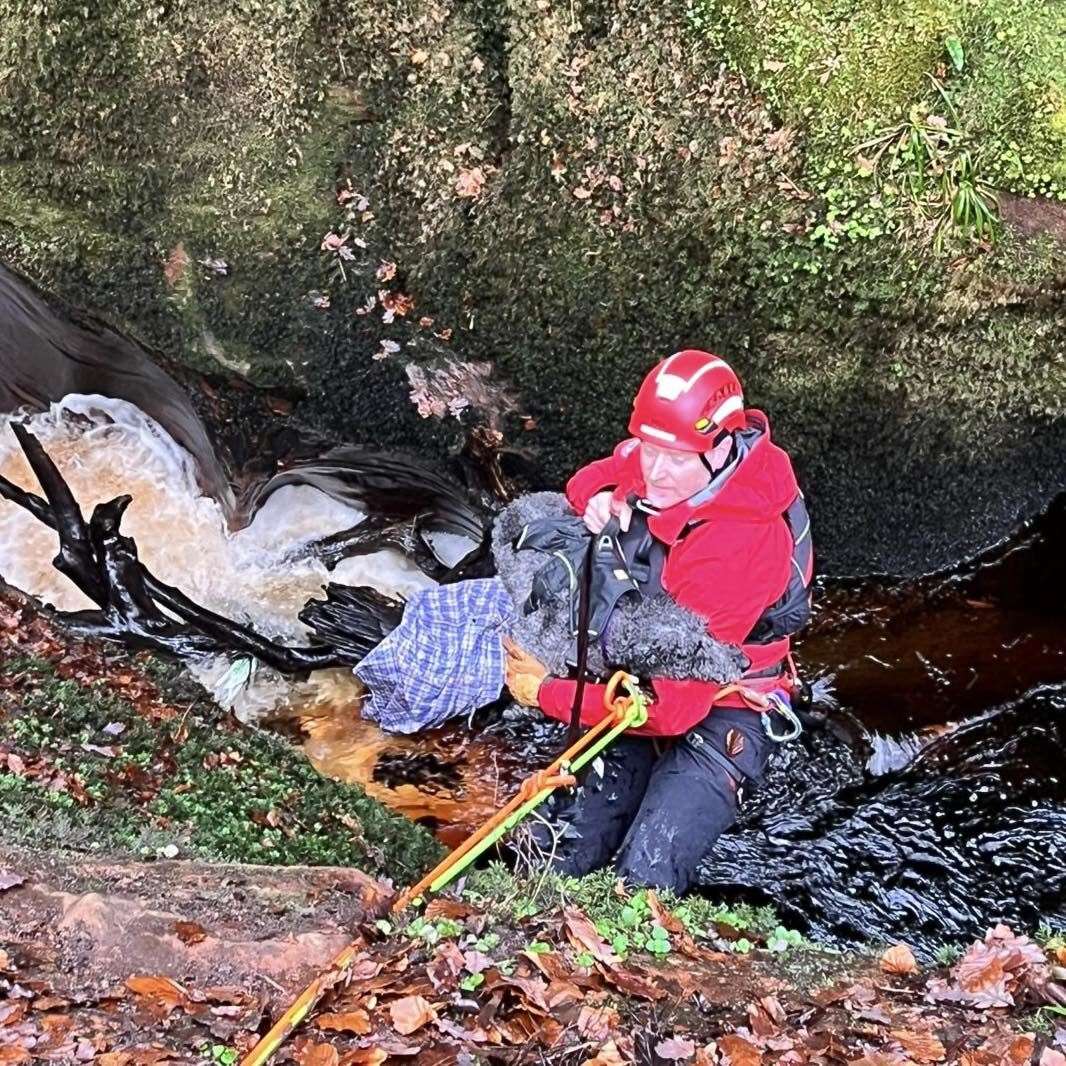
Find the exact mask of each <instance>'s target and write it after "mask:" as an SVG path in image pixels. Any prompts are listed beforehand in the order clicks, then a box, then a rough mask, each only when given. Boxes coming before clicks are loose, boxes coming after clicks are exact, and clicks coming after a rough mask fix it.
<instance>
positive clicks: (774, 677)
mask: <svg viewBox="0 0 1066 1066" xmlns="http://www.w3.org/2000/svg"><path fill="white" fill-rule="evenodd" d="M629 431H630V433H631V434H632V435H633V436H632V437H631V438H629V439H627V440H625V441H623V442H622V443H621V444H619V445H618V446H617V447H616V448H615V449H614V453H613V454H612V455H611V456H609V457H608V458H606V459H601V460H598V461H597V462H593V463H591V464H589V465H588V466H586V467H584V468H582V469H581V470H579V471H578V472H577V473H576V474H575V475H574V476H573V477H572V478H571V479H570V481H569V483H568V484H567V486H566V495H567V498H568V499H569V501H570V504H571V506H572V507H573V508H574V510H575V512H576V513H577V514H580V515H582V516H583V518H584V521H585V524H586V525H587V526H588V528H589V529H590V530H591V531H592V532H593V533H598V532H600V530H601V529H603V527H604V526H605V525H606V524H607V522H608V521H609V520H610V519H611V517H612V516H613V517H617V518H618V519H619V524H620V526H621V529H622V530H627V529H628V528H629V526H630V524H631V522H632V521H633V519H634V508H636V509H637V510H638V511H639V512H640V518H641V520H643V521H645V522H646V523H647V529H648V531H649V532H650V533H651V534H652V536H653V537H654V538H655V540H656V541H658V542H659V543H660V544H661V545H662V546H663V547H664V548H665V560H664V562H663V564H662V570H661V574H660V576H659V581H660V583H661V590H662V591H663V592H665V593H666V594H667V595H668V596H670V597H672V598H673V599H674V600H675V601H676V602H677V603H678V604H680V605H681V606H682V607H685V608H688V609H689V610H690V611H692V612H694V613H696V614H698V615H699V616H700V617H701V618H703V619H705V620H706V624H707V629H708V632H709V633H710V634H711V636H713V637H714V638H716V639H718V640H720V641H723V642H726V643H730V644H736V645H739V646H740V647H741V649H742V651H743V652H744V653H745V655H746V656H747V658H748V659H749V660H750V666H749V667H748V670H747V672H746V674H745V676H744V679H743V683H744V685H745V686H746V687H748V688H751V689H755V690H757V691H760V692H763V693H774V694H775V696H776V698H777V699H778V700H784V701H787V698H788V695H789V692H790V683H789V669H788V653H789V633H790V632H792V631H794V628H795V627H796V624H797V619H799V620H800V621H802V619H803V618H804V617H805V614H806V611H807V609H808V607H809V592H808V586H809V583H810V577H811V565H812V560H811V553H810V536H809V523H808V522H807V517H806V509H805V507H804V506H803V502H802V501H803V497H802V494H801V493H800V491H799V488H798V486H797V484H796V478H795V475H794V474H793V472H792V464H791V462H790V461H789V458H788V456H787V455H786V453H785V452H784V451H782V450H781V449H780V448H779V447H778V446H777V445H776V444H774V443H773V442H772V441H771V439H770V427H769V422H768V421H767V418H766V416H765V415H764V414H762V413H761V412H759V411H753V410H745V407H744V401H743V394H742V389H741V385H740V382H739V380H738V379H737V377H736V375H735V374H734V373H733V371H732V370H731V369H730V367H729V366H728V365H727V364H726V363H725V362H724V361H723V360H722V359H719V358H718V357H716V356H714V355H711V354H710V353H708V352H702V351H697V350H692V349H687V350H685V351H681V352H677V353H676V354H674V355H672V356H670V357H669V358H668V359H666V360H664V361H663V362H662V363H660V364H659V365H658V366H657V367H655V368H654V369H653V370H652V371H651V373H650V374H648V376H647V377H646V378H645V380H644V382H643V384H642V385H641V387H640V390H639V392H638V393H637V396H636V399H635V401H634V406H633V415H632V418H631V419H630V423H629ZM646 680H650V685H651V689H652V690H653V693H654V699H653V701H652V702H651V704H650V706H649V716H648V722H647V724H646V725H645V726H644V727H643V728H642V729H641V730H638V731H635V734H637V733H639V734H640V735H639V736H638V735H627V736H625V737H622V738H620V739H619V740H618V741H617V742H616V744H615V745H614V746H613V747H612V749H611V750H610V752H609V754H608V756H607V757H606V758H605V759H604V762H603V771H602V773H600V774H596V773H591V774H589V775H588V777H587V778H586V779H585V781H584V782H583V783H582V786H581V787H580V789H579V790H578V793H577V796H576V799H575V800H574V802H573V803H571V805H570V809H569V810H567V811H564V812H561V814H562V817H561V818H560V824H563V825H564V826H565V828H564V831H563V832H562V834H561V836H560V838H559V839H558V840H556V841H555V842H554V843H555V862H556V865H557V866H558V867H559V868H560V869H561V870H563V871H564V872H566V873H571V874H575V875H580V874H583V873H587V872H589V871H590V870H594V869H597V868H599V867H601V866H604V865H606V864H607V863H608V862H610V861H611V860H612V858H613V860H614V863H615V866H616V868H617V870H618V872H619V874H620V875H621V876H622V877H623V878H625V879H626V880H627V881H629V882H631V883H637V884H645V885H655V886H658V887H662V888H671V889H673V890H674V891H677V892H683V891H684V890H685V889H687V888H688V887H689V885H690V884H691V882H692V879H693V877H694V875H695V872H696V868H697V866H698V864H699V861H700V860H701V859H702V857H703V856H704V855H705V854H706V852H707V851H708V850H709V849H710V847H711V846H712V845H713V843H714V841H715V840H716V839H717V838H718V836H719V834H720V833H721V832H722V831H723V830H724V829H726V828H727V827H728V826H729V825H731V824H732V822H733V821H734V820H735V818H736V810H737V802H738V793H739V792H740V789H741V787H742V786H743V784H744V783H745V782H746V781H755V780H757V779H758V778H759V776H760V775H761V774H762V771H763V769H764V767H765V764H766V760H767V757H768V755H769V751H770V746H771V743H772V741H771V740H770V738H769V737H768V730H767V729H766V728H765V725H766V723H767V721H768V719H767V718H766V716H764V715H760V714H759V713H758V712H757V711H753V710H751V709H749V708H748V707H747V706H746V705H745V704H744V702H743V700H742V699H740V698H738V697H735V696H734V697H733V698H731V699H730V698H724V699H720V700H719V699H716V697H717V694H718V691H719V689H720V687H721V686H719V685H717V684H715V683H714V682H709V681H700V680H685V679H669V678H650V679H646ZM507 683H508V687H509V688H510V690H511V692H512V694H513V695H514V696H515V698H516V699H518V700H519V701H520V702H523V703H526V704H527V705H530V706H539V707H540V708H541V709H542V710H543V711H544V713H545V714H547V715H550V716H551V717H553V718H558V719H560V720H561V721H569V719H570V714H571V709H572V706H573V702H574V699H575V691H576V684H577V683H576V681H575V680H571V679H568V678H561V677H550V676H548V675H547V671H546V669H545V668H544V667H543V666H541V665H540V664H539V663H538V662H537V660H536V659H533V658H532V657H530V656H529V655H527V654H525V653H523V652H522V651H521V650H520V649H518V648H513V647H512V648H511V650H510V652H509V659H508V676H507ZM604 713H605V712H604V710H603V686H602V685H599V684H586V686H585V690H584V696H583V699H582V707H581V721H582V723H583V724H584V725H586V726H588V725H592V724H594V723H595V722H596V721H598V720H599V719H600V718H601V717H602V716H603V714H604Z"/></svg>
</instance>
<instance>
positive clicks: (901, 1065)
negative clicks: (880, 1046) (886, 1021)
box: [848, 1050, 914, 1066]
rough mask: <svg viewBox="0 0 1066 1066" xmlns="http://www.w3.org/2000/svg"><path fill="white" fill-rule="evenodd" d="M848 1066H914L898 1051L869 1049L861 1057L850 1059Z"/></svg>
mask: <svg viewBox="0 0 1066 1066" xmlns="http://www.w3.org/2000/svg"><path fill="white" fill-rule="evenodd" d="M848 1066H914V1063H913V1062H911V1060H910V1059H908V1058H907V1057H906V1055H903V1054H901V1053H900V1052H898V1051H873V1050H871V1051H868V1052H867V1053H866V1054H865V1055H863V1057H862V1058H861V1059H849V1060H848Z"/></svg>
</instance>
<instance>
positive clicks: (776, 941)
mask: <svg viewBox="0 0 1066 1066" xmlns="http://www.w3.org/2000/svg"><path fill="white" fill-rule="evenodd" d="M803 943H804V940H803V934H802V933H800V932H799V930H797V929H786V928H785V927H784V926H783V925H779V926H777V927H776V928H775V929H774V931H773V932H772V933H771V934H770V936H768V937H767V938H766V950H767V951H772V952H775V953H777V954H781V953H783V952H786V951H788V949H789V948H798V947H801V946H802V945H803Z"/></svg>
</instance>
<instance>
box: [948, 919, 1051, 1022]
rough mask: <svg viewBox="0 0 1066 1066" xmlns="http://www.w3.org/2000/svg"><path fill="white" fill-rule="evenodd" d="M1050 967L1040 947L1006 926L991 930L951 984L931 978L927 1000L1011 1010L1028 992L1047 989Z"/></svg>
mask: <svg viewBox="0 0 1066 1066" xmlns="http://www.w3.org/2000/svg"><path fill="white" fill-rule="evenodd" d="M1050 977H1051V967H1050V965H1049V963H1048V961H1047V957H1046V956H1045V954H1044V952H1043V951H1042V950H1041V949H1040V947H1039V946H1038V945H1036V944H1034V943H1033V942H1032V941H1031V940H1030V939H1029V938H1028V937H1025V936H1016V935H1015V934H1014V933H1013V932H1011V930H1010V929H1009V928H1007V926H1005V925H997V926H995V928H993V929H990V930H989V931H988V932H987V933H986V934H985V938H984V940H979V941H977V942H976V943H974V944H972V945H971V946H970V948H969V950H968V951H967V952H966V954H965V955H964V956H963V957H962V958H961V959H960V960H959V961H958V962H957V963H956V964H955V966H954V967H953V968H952V971H951V982H948V981H945V980H944V979H943V978H934V979H933V980H931V981H930V982H929V983H928V986H927V987H928V992H927V998H928V999H930V1000H932V1001H933V1002H939V1001H951V1002H956V1003H965V1004H966V1005H967V1006H971V1007H980V1008H986V1007H1012V1006H1014V1004H1015V1003H1016V1002H1017V1000H1018V997H1019V996H1020V995H1021V994H1022V993H1024V992H1025V991H1027V990H1030V989H1040V988H1042V987H1043V986H1046V984H1047V983H1048V981H1049V980H1050Z"/></svg>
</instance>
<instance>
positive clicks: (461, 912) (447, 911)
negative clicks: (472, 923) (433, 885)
mask: <svg viewBox="0 0 1066 1066" xmlns="http://www.w3.org/2000/svg"><path fill="white" fill-rule="evenodd" d="M473 913H474V908H473V907H470V906H468V905H467V904H465V903H460V902H459V900H457V899H433V900H430V901H429V903H427V904H426V912H425V914H424V916H423V917H424V918H425V920H426V921H427V922H435V921H436V920H437V919H438V918H452V919H454V920H455V921H457V922H461V921H463V920H464V919H465V918H469V917H470V915H471V914H473Z"/></svg>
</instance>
